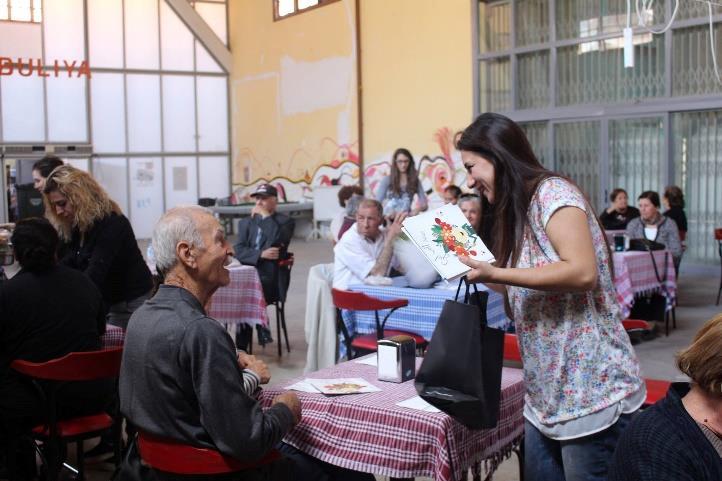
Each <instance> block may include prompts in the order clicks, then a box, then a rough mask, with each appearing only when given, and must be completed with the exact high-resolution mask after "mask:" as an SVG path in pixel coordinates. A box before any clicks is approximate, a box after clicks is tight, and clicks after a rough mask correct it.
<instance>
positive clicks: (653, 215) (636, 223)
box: [627, 190, 682, 274]
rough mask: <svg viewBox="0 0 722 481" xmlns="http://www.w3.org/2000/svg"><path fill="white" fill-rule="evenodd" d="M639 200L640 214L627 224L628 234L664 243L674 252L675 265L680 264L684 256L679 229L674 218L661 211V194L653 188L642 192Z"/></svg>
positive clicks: (634, 237) (631, 236)
mask: <svg viewBox="0 0 722 481" xmlns="http://www.w3.org/2000/svg"><path fill="white" fill-rule="evenodd" d="M638 202H639V203H638V205H639V213H640V216H639V217H637V218H635V219H632V220H631V221H630V222H629V224H627V235H628V236H629V238H630V239H648V240H651V241H656V242H659V243H661V244H664V247H666V248H667V250H669V251H670V252H671V253H672V258H673V260H674V265H675V266H679V261H680V259H681V258H682V242H681V241H680V240H679V230H678V229H677V224H676V223H675V222H674V220H672V219H670V218H668V217H665V216H663V215H662V214H661V212H659V205H660V204H659V194H658V193H656V192H654V191H651V190H648V191H645V192H642V193H641V194H640V196H639V199H638ZM660 274H661V273H660Z"/></svg>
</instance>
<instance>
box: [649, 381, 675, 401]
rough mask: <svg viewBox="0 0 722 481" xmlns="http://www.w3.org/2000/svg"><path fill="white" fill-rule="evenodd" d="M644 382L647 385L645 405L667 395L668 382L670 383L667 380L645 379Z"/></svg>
mask: <svg viewBox="0 0 722 481" xmlns="http://www.w3.org/2000/svg"><path fill="white" fill-rule="evenodd" d="M644 383H645V384H646V385H647V398H646V399H645V401H644V404H645V405H652V404H654V403H656V402H657V401H659V400H660V399H662V398H664V397H665V396H666V395H667V391H669V386H670V384H672V383H671V382H669V381H663V380H661V379H645V380H644Z"/></svg>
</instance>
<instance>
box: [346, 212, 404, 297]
mask: <svg viewBox="0 0 722 481" xmlns="http://www.w3.org/2000/svg"><path fill="white" fill-rule="evenodd" d="M405 218H406V214H403V213H402V214H400V215H397V216H396V218H395V219H394V221H393V222H392V223H391V225H390V226H389V227H388V228H387V229H386V230H382V229H381V223H382V222H383V207H382V205H381V203H380V202H379V201H377V200H374V199H365V200H363V201H362V202H361V204H360V205H359V208H358V211H357V212H356V224H355V225H354V226H352V227H351V228H350V229H349V230H348V232H346V234H345V235H344V236H343V237H342V238H341V240H340V241H339V242H338V244H336V247H334V249H333V253H334V262H333V287H335V288H336V289H347V288H348V286H349V285H351V284H360V283H363V281H364V279H366V278H367V277H369V276H386V275H388V272H389V267H390V266H391V265H392V260H393V257H394V241H395V240H396V238H397V237H398V235H399V234H400V233H401V223H402V222H403V221H404V219H405Z"/></svg>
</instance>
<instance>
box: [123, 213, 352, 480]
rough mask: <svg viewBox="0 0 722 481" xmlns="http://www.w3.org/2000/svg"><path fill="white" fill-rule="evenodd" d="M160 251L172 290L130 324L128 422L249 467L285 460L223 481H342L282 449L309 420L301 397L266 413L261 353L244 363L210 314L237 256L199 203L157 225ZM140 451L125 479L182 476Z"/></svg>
mask: <svg viewBox="0 0 722 481" xmlns="http://www.w3.org/2000/svg"><path fill="white" fill-rule="evenodd" d="M153 249H154V251H155V257H156V265H157V266H158V269H160V270H161V271H163V272H165V284H162V285H161V286H160V288H159V289H158V292H157V293H156V295H155V296H154V297H153V298H152V299H150V300H149V301H147V302H146V303H145V304H144V305H143V306H142V307H141V308H140V309H138V310H137V311H135V312H134V313H133V315H132V317H131V318H130V322H129V324H128V331H127V334H126V338H125V351H124V354H123V364H122V367H121V373H120V408H121V411H122V413H123V414H124V415H125V417H126V418H127V419H128V422H129V423H130V424H131V425H133V426H134V427H135V428H137V429H138V430H139V431H141V432H146V433H149V434H153V435H155V436H159V437H162V438H166V439H169V440H173V441H176V442H180V443H184V444H189V445H193V446H198V447H204V448H209V449H214V450H218V451H220V452H221V453H222V454H224V455H227V456H230V457H233V458H236V459H238V460H240V461H242V462H245V463H249V464H253V462H254V461H256V460H259V459H260V458H262V457H263V456H264V455H265V454H266V453H267V452H268V451H269V450H271V449H272V448H274V447H277V448H278V449H279V450H280V451H281V452H283V453H284V454H285V455H286V457H285V459H284V460H283V461H282V462H280V463H274V464H272V465H266V466H263V467H258V468H253V469H249V470H245V471H242V472H240V473H235V474H234V475H233V476H232V477H230V478H229V477H228V476H225V477H224V478H223V479H234V480H257V479H273V480H277V479H287V478H288V477H289V475H290V477H291V479H335V478H334V477H333V476H332V475H329V474H328V473H329V472H330V473H332V474H334V473H335V471H334V470H333V468H329V467H328V465H325V464H323V463H320V461H317V460H315V459H313V458H310V457H309V456H307V455H304V454H302V453H300V452H298V451H296V450H294V449H293V448H292V447H290V446H288V445H285V444H283V443H281V444H279V442H280V441H281V439H282V438H283V436H285V435H286V433H288V432H289V431H290V430H291V428H292V427H293V426H295V425H296V424H297V423H298V422H299V421H300V419H301V404H300V402H299V400H298V397H297V396H296V395H295V393H293V392H286V393H283V394H281V395H279V396H277V397H276V398H275V399H274V401H273V406H272V407H270V408H269V409H267V410H265V411H264V410H262V409H261V406H260V405H259V403H258V401H257V400H256V399H255V398H253V397H252V396H251V395H250V394H251V391H253V390H255V388H256V387H257V385H258V384H257V383H254V382H253V381H252V379H253V378H255V379H256V381H259V382H261V383H263V382H268V379H269V375H268V370H267V367H266V366H265V364H263V363H262V362H260V361H257V360H256V359H255V358H254V357H253V356H245V355H240V356H238V357H237V356H236V350H235V348H234V346H233V342H232V340H231V338H230V337H229V336H228V334H227V333H226V331H225V330H224V329H223V328H222V327H221V325H220V324H219V323H218V322H216V321H215V320H214V319H211V318H210V317H208V315H207V314H206V309H205V307H204V306H206V305H207V304H208V302H209V300H210V298H211V296H212V295H213V293H214V292H215V291H216V290H217V289H218V288H219V287H221V286H225V285H227V284H228V283H229V282H230V277H229V272H228V270H227V269H226V268H225V266H226V265H227V264H229V262H230V259H231V257H232V256H233V249H231V247H230V245H229V244H228V241H227V240H226V238H225V236H224V232H223V229H222V228H221V226H220V224H219V223H218V221H217V220H216V219H215V217H213V215H212V214H211V213H210V211H208V210H206V209H204V208H202V207H198V206H189V207H177V208H175V209H171V210H170V211H168V212H167V213H166V214H164V215H163V217H161V219H160V221H159V222H158V224H157V225H156V228H155V231H154V232H153ZM244 368H245V369H244ZM134 452H135V453H137V450H133V449H131V450H130V451H129V454H128V456H126V459H125V460H124V462H123V467H122V470H121V475H120V478H119V479H121V480H124V479H144V480H146V479H174V478H173V477H169V476H168V475H167V474H164V473H160V472H158V471H154V470H152V469H150V468H147V467H144V466H142V465H141V464H140V463H139V462H138V459H137V454H136V455H135V457H134V456H133V453H134ZM327 468H328V469H327ZM289 470H290V473H289V472H288V471H289ZM338 472H342V473H343V474H346V473H347V472H345V471H343V470H340V469H339V470H338ZM178 479H186V478H185V477H178ZM204 479H205V478H204ZM338 479H353V477H349V476H345V477H344V476H340V477H339V478H338Z"/></svg>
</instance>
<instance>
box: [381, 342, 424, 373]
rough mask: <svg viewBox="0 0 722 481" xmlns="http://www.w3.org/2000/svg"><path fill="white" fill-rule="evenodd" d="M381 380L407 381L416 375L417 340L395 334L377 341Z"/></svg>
mask: <svg viewBox="0 0 722 481" xmlns="http://www.w3.org/2000/svg"><path fill="white" fill-rule="evenodd" d="M377 348H378V349H377V351H376V352H377V356H378V378H379V381H390V382H406V381H408V380H410V379H413V378H414V377H415V376H416V341H414V338H413V337H411V336H404V335H399V336H393V337H387V338H384V339H379V340H378V341H377Z"/></svg>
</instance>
